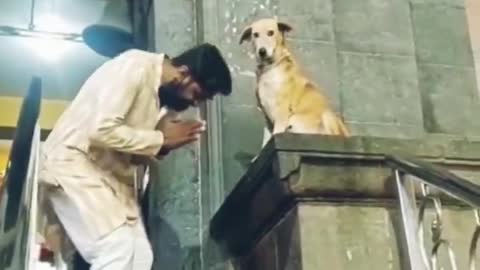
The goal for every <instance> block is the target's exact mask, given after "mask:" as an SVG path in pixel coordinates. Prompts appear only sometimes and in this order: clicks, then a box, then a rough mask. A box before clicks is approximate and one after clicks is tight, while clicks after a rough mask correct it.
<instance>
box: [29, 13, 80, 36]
mask: <svg viewBox="0 0 480 270" xmlns="http://www.w3.org/2000/svg"><path fill="white" fill-rule="evenodd" d="M35 29H36V30H42V31H48V32H58V33H70V32H71V31H72V26H71V25H70V24H68V23H67V22H66V21H65V20H64V19H62V18H61V17H59V16H57V15H53V14H47V15H43V16H39V17H36V18H35Z"/></svg>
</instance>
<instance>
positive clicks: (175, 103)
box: [159, 66, 212, 112]
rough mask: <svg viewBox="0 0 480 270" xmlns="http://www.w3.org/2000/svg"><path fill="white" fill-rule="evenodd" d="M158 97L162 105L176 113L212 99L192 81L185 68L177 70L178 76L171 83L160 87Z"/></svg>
mask: <svg viewBox="0 0 480 270" xmlns="http://www.w3.org/2000/svg"><path fill="white" fill-rule="evenodd" d="M159 97H160V102H161V103H162V104H163V105H165V106H167V107H168V108H170V109H172V110H175V111H178V112H180V111H184V110H186V109H188V107H190V106H194V107H196V106H198V104H199V103H200V102H202V101H205V100H206V99H211V98H212V96H211V95H210V94H208V92H207V91H204V90H203V89H202V88H201V87H200V85H199V84H198V83H197V82H196V81H195V80H194V79H193V77H192V76H191V75H190V72H189V71H188V68H187V67H185V66H181V67H179V68H178V74H177V76H176V77H175V78H174V79H173V80H172V81H170V82H169V83H167V84H164V85H162V86H161V87H160V90H159Z"/></svg>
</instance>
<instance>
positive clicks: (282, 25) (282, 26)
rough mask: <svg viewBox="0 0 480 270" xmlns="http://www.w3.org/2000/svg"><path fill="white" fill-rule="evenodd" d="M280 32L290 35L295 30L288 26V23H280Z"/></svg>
mask: <svg viewBox="0 0 480 270" xmlns="http://www.w3.org/2000/svg"><path fill="white" fill-rule="evenodd" d="M278 30H279V31H280V32H281V33H282V34H285V33H288V32H290V31H292V30H293V28H292V27H291V26H290V25H288V24H286V23H283V22H279V23H278Z"/></svg>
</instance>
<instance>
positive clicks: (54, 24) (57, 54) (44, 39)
mask: <svg viewBox="0 0 480 270" xmlns="http://www.w3.org/2000/svg"><path fill="white" fill-rule="evenodd" d="M71 28H72V27H71V26H70V25H69V24H68V23H66V22H65V20H63V19H62V18H61V17H58V16H56V15H52V14H47V15H44V16H39V17H38V18H36V19H35V30H40V31H44V32H50V33H39V34H35V32H31V33H28V35H29V36H30V37H32V38H29V39H27V40H25V44H26V46H27V47H28V49H30V50H32V51H34V52H35V53H36V54H37V55H38V56H39V57H40V58H42V59H44V60H46V61H49V62H55V61H57V60H58V59H60V58H61V57H62V56H63V55H65V53H66V52H67V51H68V50H70V49H71V48H72V47H73V46H75V45H74V44H73V42H71V41H67V40H62V39H61V37H60V36H61V34H57V35H56V34H55V33H69V32H70V31H71Z"/></svg>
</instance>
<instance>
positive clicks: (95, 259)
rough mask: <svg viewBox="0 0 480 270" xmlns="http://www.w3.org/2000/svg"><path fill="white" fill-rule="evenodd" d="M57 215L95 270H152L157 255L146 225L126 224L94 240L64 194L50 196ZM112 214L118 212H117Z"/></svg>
mask: <svg viewBox="0 0 480 270" xmlns="http://www.w3.org/2000/svg"><path fill="white" fill-rule="evenodd" d="M49 199H50V202H51V205H52V207H53V210H54V211H55V214H56V215H57V217H58V219H59V220H60V222H61V223H62V225H63V227H64V229H65V231H66V232H67V235H68V237H69V238H70V240H71V241H72V243H73V245H74V246H75V248H76V249H77V251H78V252H79V253H80V254H81V255H82V257H83V258H84V259H85V260H86V261H87V262H88V263H89V264H91V268H90V269H91V270H151V268H152V264H153V254H152V248H151V246H150V243H149V241H148V239H147V235H146V233H145V228H144V225H143V222H142V221H141V220H139V221H138V222H137V223H136V225H133V226H132V225H128V224H124V225H122V226H120V227H118V228H117V229H115V230H114V231H112V232H111V233H109V234H108V235H106V236H104V237H102V238H100V239H94V238H93V237H92V236H91V235H90V234H89V232H88V229H87V226H85V223H86V222H88V220H82V219H81V216H80V213H79V211H78V209H77V208H76V207H75V205H74V204H73V203H72V201H71V200H70V199H69V198H68V196H66V194H65V193H64V192H62V191H55V192H53V193H51V194H49ZM112 211H115V210H114V209H113V210H112Z"/></svg>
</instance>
